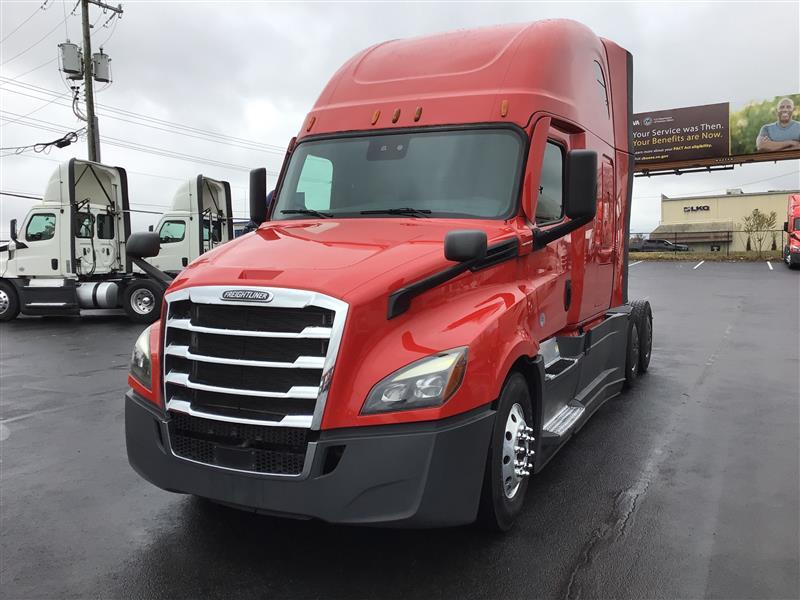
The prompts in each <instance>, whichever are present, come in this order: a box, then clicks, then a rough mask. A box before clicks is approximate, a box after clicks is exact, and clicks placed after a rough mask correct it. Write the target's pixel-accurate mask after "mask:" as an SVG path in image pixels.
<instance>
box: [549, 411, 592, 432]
mask: <svg viewBox="0 0 800 600" xmlns="http://www.w3.org/2000/svg"><path fill="white" fill-rule="evenodd" d="M585 410H586V408H585V407H583V406H565V407H564V408H562V409H561V410H560V411H558V412H557V413H556V414H555V416H554V417H553V418H552V419H550V420H549V421H548V422H547V423H545V424H544V430H545V431H546V432H548V433H552V434H554V435H558V436H562V435H564V434H565V433H566V432H567V431H569V429H570V428H571V427H572V426H573V425H575V423H576V422H577V421H578V419H580V417H581V415H582V414H583V411H585Z"/></svg>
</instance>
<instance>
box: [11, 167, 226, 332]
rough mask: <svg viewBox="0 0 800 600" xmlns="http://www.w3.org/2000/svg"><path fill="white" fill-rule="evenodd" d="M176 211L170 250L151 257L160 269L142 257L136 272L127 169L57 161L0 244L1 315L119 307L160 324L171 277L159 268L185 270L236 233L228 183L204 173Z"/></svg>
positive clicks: (167, 219)
mask: <svg viewBox="0 0 800 600" xmlns="http://www.w3.org/2000/svg"><path fill="white" fill-rule="evenodd" d="M173 209H174V210H170V212H168V213H166V214H165V215H164V216H163V217H162V219H161V222H160V223H159V232H162V234H163V235H162V239H163V238H164V237H167V239H166V240H164V242H162V243H163V246H162V247H163V248H164V250H165V251H164V253H163V256H159V257H156V258H155V259H151V260H152V262H153V263H154V264H157V265H158V268H157V269H152V268H151V267H150V265H148V264H147V263H143V262H142V261H137V266H138V267H139V268H138V269H135V268H134V265H133V264H132V261H131V259H129V258H128V257H127V256H126V253H125V241H126V240H127V239H128V237H129V236H130V233H131V226H130V208H129V200H128V183H127V175H126V173H125V169H123V168H121V167H112V166H108V165H102V164H99V163H94V162H89V161H85V160H80V159H75V158H73V159H71V160H70V161H68V162H65V163H62V164H60V165H59V166H58V168H57V169H56V171H55V172H54V173H53V175H52V176H51V177H50V181H49V182H48V184H47V188H46V190H45V194H44V197H43V199H42V202H41V203H39V204H38V205H36V206H35V207H33V208H32V209H31V210H30V211H29V212H28V214H27V215H26V217H25V218H24V219H23V221H22V223H21V225H20V226H19V227H17V221H16V219H13V220H12V221H11V224H10V236H11V241H10V242H9V243H8V244H6V245H3V246H0V321H9V320H11V319H14V318H15V317H16V316H17V315H18V314H19V313H22V314H25V315H51V316H52V315H78V314H79V313H80V310H81V309H97V308H120V307H121V308H123V309H124V310H125V312H126V313H127V315H128V316H129V317H130V319H131V320H133V321H135V322H139V323H151V322H153V321H154V320H156V319H157V318H158V315H159V313H160V310H161V300H162V295H163V291H164V289H165V287H166V285H168V283H169V281H170V280H169V279H165V278H164V275H163V273H160V271H162V270H163V271H170V272H177V271H180V270H181V269H182V268H183V267H184V266H185V265H186V264H188V263H189V261H191V260H192V259H194V258H196V257H197V256H199V255H200V254H202V253H203V252H204V251H206V250H208V249H210V248H212V247H214V246H216V245H217V244H221V243H224V242H225V241H228V240H229V239H232V237H233V232H232V222H231V220H232V215H231V195H230V185H228V183H227V182H221V181H216V180H211V179H207V178H205V177H203V176H202V175H199V176H198V177H197V178H195V179H193V180H192V181H191V182H188V183H186V184H184V185H182V186H181V188H179V190H178V192H177V193H176V195H175V199H174V201H173ZM180 223H183V225H184V228H183V233H180V231H181V229H180V225H179V224H180ZM170 243H174V244H175V245H174V246H172V248H174V249H175V251H174V252H173V251H172V250H171V246H170Z"/></svg>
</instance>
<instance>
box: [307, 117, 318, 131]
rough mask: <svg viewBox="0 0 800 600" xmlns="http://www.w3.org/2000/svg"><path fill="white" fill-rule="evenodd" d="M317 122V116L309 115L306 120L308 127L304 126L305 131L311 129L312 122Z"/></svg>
mask: <svg viewBox="0 0 800 600" xmlns="http://www.w3.org/2000/svg"><path fill="white" fill-rule="evenodd" d="M316 122H317V117H311V118H310V119H309V120H308V127H306V131H311V128H312V127H313V126H314V123H316Z"/></svg>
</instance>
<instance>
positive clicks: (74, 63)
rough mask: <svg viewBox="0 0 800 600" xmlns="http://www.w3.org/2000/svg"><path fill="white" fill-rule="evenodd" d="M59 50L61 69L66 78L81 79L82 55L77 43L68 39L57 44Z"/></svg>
mask: <svg viewBox="0 0 800 600" xmlns="http://www.w3.org/2000/svg"><path fill="white" fill-rule="evenodd" d="M58 49H59V50H60V52H61V70H62V71H63V72H64V73H65V74H66V76H67V79H81V78H82V77H83V56H82V52H81V49H80V48H78V45H77V44H73V43H72V42H70V41H69V40H67V41H66V42H64V43H63V44H59V45H58Z"/></svg>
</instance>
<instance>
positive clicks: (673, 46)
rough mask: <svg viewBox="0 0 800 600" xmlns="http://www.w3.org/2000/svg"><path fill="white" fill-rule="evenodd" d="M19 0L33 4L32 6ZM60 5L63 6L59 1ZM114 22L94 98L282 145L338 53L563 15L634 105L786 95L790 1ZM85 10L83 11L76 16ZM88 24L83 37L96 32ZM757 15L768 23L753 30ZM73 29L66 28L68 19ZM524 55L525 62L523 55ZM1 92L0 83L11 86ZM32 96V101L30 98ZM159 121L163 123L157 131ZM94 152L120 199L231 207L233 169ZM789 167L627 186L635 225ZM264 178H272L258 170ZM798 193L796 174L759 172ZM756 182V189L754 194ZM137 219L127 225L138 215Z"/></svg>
mask: <svg viewBox="0 0 800 600" xmlns="http://www.w3.org/2000/svg"><path fill="white" fill-rule="evenodd" d="M34 4H35V3H34ZM72 4H73V3H72V2H68V3H67V4H66V10H69V9H70V8H71V6H72ZM32 7H33V5H32V4H31V3H9V2H3V3H2V4H0V21H2V32H1V34H2V36H6V35H7V34H8V33H9V32H10V31H11V30H12V29H13V28H14V27H16V26H17V25H18V24H19V23H21V22H22V21H23V20H24V19H25V18H26V17H27V16H28V15H29V14H31V12H32V11H33V8H32ZM123 7H124V10H125V13H124V16H123V18H122V19H121V20H120V21H119V23H118V24H117V26H116V29H115V30H114V34H113V36H112V37H111V38H110V40H109V41H108V42H107V43H106V44H105V51H106V52H107V53H108V54H109V55H110V56H111V57H112V63H111V64H112V69H113V73H114V79H115V81H114V83H113V84H112V85H111V86H110V87H109V88H108V89H107V90H105V91H103V92H101V93H100V94H99V95H98V102H99V103H101V104H107V105H110V106H113V107H118V108H122V109H125V110H129V111H133V112H136V113H140V114H146V115H150V116H153V117H156V118H159V119H164V120H166V121H172V122H175V123H180V124H186V125H190V126H192V127H197V128H200V129H203V130H207V131H213V132H221V133H224V134H226V135H230V136H235V137H239V138H245V139H251V140H257V141H259V142H262V143H266V144H272V145H274V146H276V147H279V148H283V147H285V145H286V143H287V142H288V140H289V139H290V138H291V137H292V136H293V135H294V134H295V133H296V132H297V131H298V129H299V127H300V126H301V123H302V121H303V118H304V116H305V115H306V114H307V112H308V110H309V109H310V108H311V106H312V105H313V103H314V101H315V100H316V98H317V95H318V94H319V92H320V91H321V90H322V88H323V86H324V85H325V82H326V81H327V79H328V78H329V77H330V76H331V75H332V74H333V73H334V72H335V71H336V69H337V68H338V67H339V66H340V65H341V64H342V63H343V62H344V61H346V60H347V59H348V58H349V57H350V56H352V55H353V54H355V53H356V52H358V51H359V50H361V49H362V48H365V47H367V46H369V45H372V44H374V43H377V42H380V41H384V40H387V39H392V38H400V37H412V36H418V35H427V34H431V33H436V32H441V31H448V30H453V29H458V28H466V27H477V26H484V25H490V24H496V23H508V22H520V21H532V20H538V19H544V18H554V17H567V18H574V19H576V20H579V21H582V22H584V23H586V24H587V25H588V26H590V27H591V28H592V29H594V30H595V31H596V32H597V33H598V34H599V35H602V36H604V37H608V38H610V39H613V40H615V41H616V42H618V43H619V44H620V45H622V46H623V47H626V48H628V49H629V50H630V51H631V52H632V53H633V54H634V61H635V66H634V68H635V81H634V99H635V100H634V101H635V108H636V110H637V111H645V110H657V109H661V108H670V107H679V106H691V105H695V104H705V103H711V102H720V101H723V102H724V101H728V100H735V99H737V98H742V97H744V98H751V97H767V96H771V95H775V94H781V93H788V92H797V91H800V48H798V40H800V31H799V28H798V22H799V21H800V7H798V5H797V4H795V3H783V4H778V3H726V4H724V5H723V4H720V3H673V2H665V3H651V2H641V3H613V4H610V3H580V4H578V3H499V2H487V3H463V4H460V3H410V2H397V3H313V4H289V3H249V2H247V3H245V2H238V3H237V2H218V3H209V2H192V3H185V2H128V3H125V2H123ZM100 16H101V11H100V9H97V8H96V7H93V8H92V19H93V20H94V19H98V18H99V17H100ZM61 19H63V11H62V8H61V4H60V3H59V2H57V1H53V2H51V4H50V5H49V7H48V9H47V10H46V11H42V12H41V14H37V15H36V16H35V17H34V18H32V19H31V21H30V22H29V23H27V24H26V25H25V26H24V27H22V28H20V30H19V31H18V32H16V33H14V34H13V35H12V36H10V37H9V39H8V40H6V41H5V42H4V43H3V44H2V45H1V46H0V62H2V61H4V60H7V59H8V58H10V57H11V56H13V55H14V54H16V53H18V52H20V51H21V50H23V49H25V48H26V47H28V46H30V45H31V44H33V42H35V41H36V40H37V39H39V38H41V36H43V35H44V34H45V33H46V32H47V31H50V30H51V29H53V27H54V26H55V25H57V24H58V22H59V21H60V20H61ZM104 21H105V19H102V20H99V21H98V25H97V27H96V30H95V33H94V34H93V39H94V40H95V41H96V42H99V41H102V40H104V39H105V38H107V37H108V35H109V34H110V31H109V30H108V29H102V27H101V24H102V23H103V22H104ZM764 23H768V24H769V26H763V24H764ZM68 30H69V34H70V35H71V36H72V38H73V40H76V39H78V38H79V32H80V29H79V21H78V20H77V19H76V18H71V19H69V20H68ZM64 37H65V33H64V31H63V30H62V29H60V28H59V29H58V30H57V31H56V32H55V33H54V34H53V35H52V36H50V37H49V38H47V39H46V40H45V41H43V42H42V43H40V44H38V45H36V46H35V47H33V48H32V49H31V50H30V51H28V52H26V53H25V54H23V55H22V56H20V58H18V59H16V60H14V61H11V62H10V63H8V64H7V65H6V66H3V67H1V68H0V70H2V75H3V76H5V77H15V76H17V75H20V74H22V73H25V72H26V71H28V70H30V69H33V68H35V67H37V66H39V65H41V64H42V63H45V62H46V61H47V60H49V59H52V58H53V57H54V56H55V52H56V45H57V43H58V42H60V41H63V38H64ZM531 60H536V57H531ZM21 80H22V81H25V82H28V83H31V84H34V85H37V86H41V87H44V88H47V89H51V90H57V91H61V90H64V89H65V88H64V86H63V84H62V82H61V79H60V77H59V75H58V72H57V68H56V65H55V64H49V65H46V66H44V67H42V68H40V69H37V70H35V71H32V72H31V73H29V74H28V75H25V76H24V77H22V79H21ZM11 90H14V88H13V87H12V86H6V85H3V91H2V92H0V108H2V110H4V111H11V112H15V113H18V114H25V113H27V112H30V111H31V110H34V109H36V108H37V107H39V106H42V105H43V104H44V103H45V102H46V101H47V97H46V96H42V100H34V99H31V98H27V97H25V96H22V95H20V94H19V93H14V91H11ZM19 91H20V90H19V89H16V92H19ZM33 95H36V94H33ZM31 116H32V117H34V118H39V119H42V120H45V121H49V122H53V123H57V124H60V125H65V126H69V127H71V128H74V127H76V126H77V125H76V123H77V121H76V119H75V118H74V116H73V115H72V113H71V110H70V109H69V108H68V107H63V106H59V105H57V104H51V105H49V106H46V107H44V108H42V109H41V110H38V111H37V112H36V113H35V114H33V115H31ZM100 127H101V133H102V134H103V135H106V136H112V137H115V138H119V139H125V140H130V141H135V142H138V143H140V144H147V145H150V146H154V147H158V148H165V149H168V150H171V151H175V152H181V153H183V154H190V155H193V156H202V157H207V158H212V159H214V160H219V161H223V162H226V163H234V164H237V165H242V166H243V167H246V168H251V167H257V166H267V168H268V169H270V170H273V171H277V170H278V168H279V167H280V162H281V160H282V155H281V152H254V151H251V150H245V149H243V148H237V147H232V146H226V145H223V144H219V143H214V142H209V141H203V140H198V139H194V138H191V137H187V136H182V135H178V134H177V133H176V132H175V131H172V132H170V131H158V130H155V129H151V128H147V127H143V126H141V125H134V124H131V123H126V122H124V121H118V120H116V121H115V120H114V119H111V118H108V117H102V118H101V125H100ZM166 128H167V129H170V128H169V127H166ZM53 137H56V135H55V134H52V133H49V132H44V131H40V130H37V129H32V128H30V127H24V126H21V125H19V124H9V125H5V126H3V127H1V128H0V141H2V146H4V147H5V146H11V145H16V144H26V143H30V142H31V141H42V140H47V139H52V138H53ZM76 155H77V156H79V157H85V156H86V150H85V142H81V143H79V144H77V145H73V146H70V147H68V148H65V149H61V150H53V151H52V152H51V154H50V155H49V156H48V157H47V158H51V159H58V160H66V159H68V158H69V157H71V156H76ZM41 158H42V157H37V158H17V157H9V158H3V159H0V189H3V190H9V189H10V190H17V191H25V192H28V193H30V192H33V193H36V194H41V193H42V192H43V190H44V184H45V182H46V181H47V178H48V177H49V174H50V172H51V171H52V170H53V168H54V166H55V163H52V162H49V161H46V160H41ZM103 160H104V161H106V162H110V163H113V164H118V165H121V166H124V167H126V168H127V169H128V170H129V172H130V177H129V180H130V188H131V199H132V202H133V203H134V204H136V203H137V202H138V203H142V204H156V205H159V206H166V205H168V204H169V201H170V198H171V196H172V193H173V192H174V190H175V188H177V186H178V185H179V181H178V180H180V179H188V178H190V177H193V176H195V175H197V173H201V172H202V173H204V174H206V175H208V176H211V177H214V178H218V179H227V180H229V181H230V182H231V183H232V185H233V186H234V204H235V207H236V211H237V212H239V213H240V214H244V213H245V212H246V201H245V198H246V188H247V173H246V172H245V171H242V170H229V169H223V168H220V167H213V166H209V165H204V164H202V163H199V162H191V161H188V162H187V161H184V160H176V159H170V158H165V157H159V156H152V155H149V154H147V153H143V152H136V151H132V150H128V149H123V148H117V147H113V146H110V145H107V146H104V147H103ZM798 168H800V167H799V166H798V161H792V162H786V163H779V164H777V165H770V164H764V165H753V166H746V167H742V168H738V167H737V169H735V170H733V171H726V172H724V173H718V174H713V175H709V174H701V175H684V176H683V177H681V178H678V177H659V178H654V179H650V180H644V179H637V180H636V183H635V192H634V195H635V196H636V197H637V198H639V200H638V201H637V202H635V203H634V208H633V219H632V220H633V223H634V225H635V228H639V227H641V228H643V229H646V230H649V229H652V228H653V227H655V225H657V222H658V219H659V216H660V210H659V201H658V198H659V197H660V194H661V193H662V192H663V193H665V194H667V195H670V196H676V195H685V194H691V193H693V192H694V191H701V190H707V189H712V188H716V189H717V190H720V191H723V192H724V190H725V189H726V188H735V187H743V186H744V187H745V188H747V189H749V190H750V191H757V190H761V189H767V187H769V186H770V185H771V184H772V183H773V182H763V183H756V184H752V185H751V186H748V185H745V184H747V182H749V181H754V180H761V179H764V178H767V177H770V176H771V175H772V176H774V175H780V174H781V173H784V172H787V171H791V170H792V169H794V170H797V169H798ZM270 183H274V178H272V181H271V182H270ZM774 184H775V185H777V186H780V187H800V181H799V180H798V178H794V179H793V178H792V177H791V176H789V177H784V178H782V179H776V180H774ZM765 186H766V187H765ZM29 206H30V203H29V202H27V201H24V200H10V199H8V198H5V197H4V198H3V199H2V200H0V237H2V236H3V233H4V232H5V231H7V222H8V219H10V218H13V217H17V218H21V217H22V216H23V215H24V213H25V212H26V211H27V209H28V207H29ZM155 220H156V217H155V216H153V215H145V214H141V215H137V217H136V218H135V219H134V227H145V226H146V225H147V224H149V223H151V222H154V221H155Z"/></svg>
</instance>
